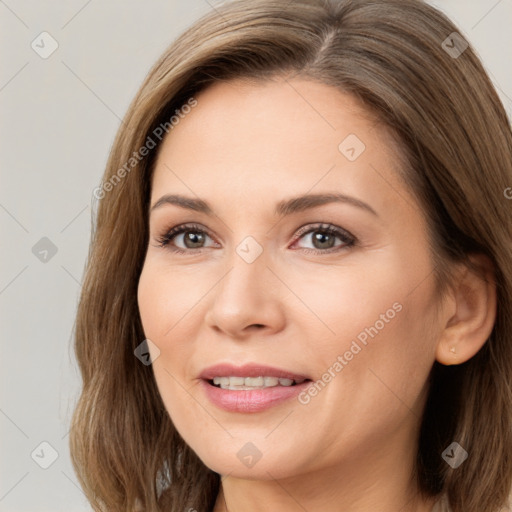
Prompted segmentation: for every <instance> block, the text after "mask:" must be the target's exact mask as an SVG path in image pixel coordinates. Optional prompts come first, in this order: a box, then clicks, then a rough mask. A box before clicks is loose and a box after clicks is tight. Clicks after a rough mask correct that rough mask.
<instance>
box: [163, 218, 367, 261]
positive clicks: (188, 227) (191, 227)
mask: <svg viewBox="0 0 512 512" xmlns="http://www.w3.org/2000/svg"><path fill="white" fill-rule="evenodd" d="M189 231H191V232H195V233H201V234H205V235H208V236H209V237H210V238H212V239H213V237H212V236H211V235H210V233H209V232H208V230H205V229H203V228H202V227H201V226H199V225H198V224H181V225H179V226H176V227H174V228H172V229H170V230H168V231H167V232H166V233H164V234H163V235H161V236H159V237H157V242H158V246H159V247H162V248H166V249H168V250H170V251H172V252H174V253H177V254H187V253H191V252H194V253H200V252H202V250H203V249H207V247H200V248H197V249H181V248H180V247H176V246H173V247H171V246H170V243H171V241H172V240H173V239H174V238H175V237H176V236H178V235H180V234H182V233H186V232H189ZM316 232H321V233H324V234H329V235H333V236H335V237H337V238H340V239H341V240H342V242H343V244H342V245H339V246H335V247H331V248H329V249H325V250H322V249H309V248H303V249H302V251H306V252H307V253H313V254H330V253H333V252H340V251H341V250H343V249H347V248H349V247H353V246H355V245H356V244H357V239H356V238H355V237H354V236H353V235H351V234H350V233H349V232H348V231H345V230H344V229H341V228H338V227H336V226H334V225H332V224H319V225H316V226H313V225H308V226H304V227H303V228H300V229H299V230H298V232H297V237H296V238H295V240H294V243H295V242H296V241H298V240H300V238H302V237H303V236H304V235H307V234H309V233H316Z"/></svg>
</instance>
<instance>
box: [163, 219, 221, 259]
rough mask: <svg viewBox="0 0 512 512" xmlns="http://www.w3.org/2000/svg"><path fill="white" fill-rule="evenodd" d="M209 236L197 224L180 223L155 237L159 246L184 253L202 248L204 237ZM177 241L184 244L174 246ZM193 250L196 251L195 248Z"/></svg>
mask: <svg viewBox="0 0 512 512" xmlns="http://www.w3.org/2000/svg"><path fill="white" fill-rule="evenodd" d="M207 237H208V238H211V237H210V235H209V234H208V232H207V231H205V230H204V229H202V228H201V227H200V226H198V225H197V224H182V225H180V226H176V227H174V228H172V229H171V230H169V231H167V232H166V233H165V234H164V235H162V236H160V237H158V238H157V242H158V245H159V246H160V247H167V248H168V249H169V250H171V251H173V252H176V253H186V252H190V251H191V250H194V249H199V250H200V249H204V248H205V247H204V246H201V244H203V243H204V242H205V239H206V238H207ZM176 241H178V243H181V244H184V248H183V249H182V248H180V247H177V246H176ZM195 252H198V251H197V250H196V251H195Z"/></svg>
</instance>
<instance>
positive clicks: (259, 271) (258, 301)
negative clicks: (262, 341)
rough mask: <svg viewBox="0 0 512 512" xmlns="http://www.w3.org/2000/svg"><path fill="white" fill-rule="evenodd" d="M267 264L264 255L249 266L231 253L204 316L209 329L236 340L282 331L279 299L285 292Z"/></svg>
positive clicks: (273, 271)
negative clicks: (227, 267)
mask: <svg viewBox="0 0 512 512" xmlns="http://www.w3.org/2000/svg"><path fill="white" fill-rule="evenodd" d="M268 263H269V261H268V258H267V256H266V253H265V251H263V252H262V254H260V256H259V257H258V258H257V259H256V260H254V261H253V262H251V263H248V262H247V261H245V260H244V259H243V258H242V257H240V256H239V255H238V254H237V253H236V252H234V254H233V257H232V258H231V259H230V268H229V270H228V271H227V272H226V273H225V274H224V276H223V277H222V278H221V279H220V281H219V282H218V284H217V285H216V286H215V287H214V288H213V290H212V291H211V294H212V296H211V298H210V303H209V308H208V311H207V313H206V316H205V322H206V324H207V325H208V326H209V327H210V328H212V329H214V330H215V331H217V332H219V333H224V334H225V335H227V336H229V337H232V338H237V339H245V338H247V337H248V336H250V335H251V333H254V332H256V331H261V333H263V332H265V333H266V334H267V335H268V334H271V333H276V332H278V331H280V330H281V329H283V328H284V324H285V313H284V304H283V298H284V296H285V295H286V294H287V292H288V290H287V289H286V287H285V285H283V283H282V282H281V281H280V280H279V279H278V278H277V277H276V271H275V269H272V270H270V269H269V267H268V266H267V265H268Z"/></svg>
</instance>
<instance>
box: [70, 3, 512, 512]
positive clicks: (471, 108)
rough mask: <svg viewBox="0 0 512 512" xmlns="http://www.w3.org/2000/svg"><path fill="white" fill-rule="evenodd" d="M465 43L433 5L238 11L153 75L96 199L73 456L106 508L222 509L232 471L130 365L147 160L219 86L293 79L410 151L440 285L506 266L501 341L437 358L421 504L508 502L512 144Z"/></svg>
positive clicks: (177, 46) (423, 446)
mask: <svg viewBox="0 0 512 512" xmlns="http://www.w3.org/2000/svg"><path fill="white" fill-rule="evenodd" d="M453 32H457V28H456V27H455V26H454V25H453V24H452V23H451V22H450V21H449V20H448V19H447V18H446V17H445V16H444V15H443V14H441V13H440V12H438V11H437V10H436V9H435V8H433V7H431V6H429V5H428V4H426V3H424V2H422V1H420V0H384V1H383V0H338V1H335V0H332V1H329V0H324V1H321V0H295V1H293V2H276V1H275V0H245V1H244V0H240V1H236V2H231V3H227V4H225V5H223V6H221V7H217V8H216V10H215V11H212V13H211V14H209V15H207V16H205V17H203V18H202V19H201V20H199V21H198V22H197V23H195V24H194V25H193V26H192V27H191V28H189V29H188V30H187V31H186V32H185V33H184V34H183V35H181V37H179V38H178V39H177V40H176V41H175V42H174V43H173V44H172V45H171V46H170V47H169V48H168V49H167V50H166V51H165V52H164V54H163V55H162V57H161V58H160V59H159V60H158V62H157V63H156V64H155V65H154V67H153V68H152V69H151V71H150V72H149V74H148V76H147V77H146V79H145V81H144V83H143V84H142V86H141V88H140V90H139V91H138V93H137V95H136V97H135V99H134V100H133V101H132V103H131V105H130V107H129V109H128V112H127V113H126V116H125V118H124V120H123V124H122V126H121V127H120V129H119V131H118V133H117V136H116V139H115V142H114V145H113V147H112V150H111V153H110V157H109V160H108V163H107V166H106V170H105V174H104V178H103V182H102V186H101V188H98V189H97V190H96V191H95V193H94V195H95V196H96V197H97V198H100V201H99V204H98V209H97V218H96V223H95V226H94V229H93V233H92V240H91V248H90V253H89V258H88V264H87V268H86V274H85V279H84V285H83V289H82V295H81V300H80V304H79V308H78V315H77V322H76V339H75V351H76V357H77V360H78V363H79V367H80V371H81V374H82V378H83V390H82V393H81V395H80V397H79V400H78V403H77V406H76V409H75V411H74V414H73V418H72V427H71V432H70V449H71V456H72V461H73V465H74V468H75V471H76V473H77V476H78V478H79V481H80V483H81V485H82V487H83V489H84V491H85V493H86V495H87V497H88V499H89V500H90V502H91V504H92V506H93V507H94V510H96V511H109V512H112V511H130V512H131V511H133V510H144V511H163V510H166V511H172V512H177V511H180V512H182V511H183V510H187V507H191V508H194V509H195V510H198V511H199V512H207V511H210V510H212V508H213V505H214V503H215V499H216V496H217V493H218V490H219V485H220V477H219V475H218V474H217V473H215V472H213V471H211V470H210V469H209V468H207V467H206V466H205V465H204V464H203V463H202V461H201V460H200V459H199V458H198V457H197V455H196V454H195V453H194V452H193V451H192V450H191V449H190V447H188V446H187V445H186V443H185V442H184V441H183V439H182V438H181V436H180V435H179V433H178V432H177V431H176V429H175V428H174V426H173V424H172V422H171V420H170V418H169V415H168V414H167V412H166V410H165V407H164V404H163V402H162V400H161V398H160V395H159V392H158V389H157V386H156V383H155V380H154V376H153V372H152V368H151V366H146V365H144V364H141V361H140V360H139V359H138V358H137V357H135V356H134V350H135V349H136V348H137V346H139V344H140V343H141V342H142V341H143V340H144V338H145V336H144V332H143V329H142V327H141V321H140V317H139V311H138V306H137V285H138V279H139V275H140V273H141V269H142V266H143V262H144V257H145V252H146V247H147V243H148V202H149V192H150V178H151V172H152V169H153V164H154V161H155V155H156V153H157V149H158V147H157V148H156V149H151V148H152V146H155V145H156V146H158V143H159V142H160V139H161V137H159V136H157V135H155V134H161V133H162V127H164V129H165V132H166V133H167V132H169V133H171V130H172V126H173V123H172V122H171V121H170V120H171V119H172V117H173V115H175V112H176V110H178V111H180V109H181V108H182V107H183V105H186V104H187V102H188V104H189V105H190V104H192V103H191V101H190V100H191V98H194V95H196V94H197V93H198V92H199V91H201V90H203V89H204V88H206V87H207V86H208V85H209V84H211V83H213V82H215V81H219V80H230V79H233V78H247V79H255V80H264V79H267V78H269V77H273V76H288V75H290V74H293V75H296V76H299V77H300V78H305V79H309V80H314V81H318V82H321V83H324V84H327V85H331V86H333V87H336V88H338V89H339V90H342V91H344V92H348V93H351V94H353V95H354V96H355V97H357V98H358V99H359V100H360V101H361V102H362V103H363V105H365V106H366V107H367V109H368V110H369V111H371V112H373V113H374V114H375V115H377V116H378V118H379V119H380V120H381V121H382V123H383V124H384V125H385V126H387V127H388V128H389V129H390V130H391V131H392V133H393V134H394V136H395V137H396V140H397V141H398V143H399V145H400V148H401V149H402V151H403V154H404V155H406V159H407V163H408V165H407V172H406V173H405V176H404V179H405V180H406V182H407V184H408V185H409V186H410V188H411V190H412V191H413V192H414V193H415V194H416V197H417V198H418V202H419V204H420V205H421V207H422V209H423V210H424V212H425V215H426V217H427V218H428V220H429V226H430V228H429V229H430V231H431V232H430V236H431V245H432V252H433V254H434V255H435V257H436V261H437V262H438V264H437V265H436V272H437V277H438V281H439V283H440V284H443V283H446V282H448V281H447V278H448V277H449V269H450V266H449V264H450V263H451V262H456V261H458V262H461V261H462V262H467V261H468V260H467V257H468V255H470V254H471V253H475V252H480V253H484V254H486V255H487V256H488V257H489V258H490V259H491V261H492V262H493V264H494V267H495V275H496V281H497V294H498V311H497V318H496V322H495V325H494V329H493V332H492V334H491V336H490V337H489V339H488V340H487V342H486V343H485V345H484V346H483V348H482V349H481V350H480V351H479V352H478V353H477V354H476V355H475V356H474V357H473V358H472V359H470V360H469V361H468V362H466V363H464V364H461V365H455V366H443V365H441V364H438V363H437V362H436V363H434V366H433V368H432V373H431V379H430V391H429V396H428V400H427V404H426V408H425V411H424V415H423V420H422V426H421V430H420V432H419V450H418V453H417V457H416V476H417V482H418V486H419V489H420V491H421V492H422V493H423V494H424V496H435V495H439V494H440V493H443V492H445V493H447V496H448V498H449V502H450V505H451V507H452V509H453V511H454V512H484V511H485V512H497V511H499V510H500V507H502V506H504V505H505V503H506V498H507V496H508V493H509V492H510V489H511V487H512V385H511V384H512V296H511V290H512V259H511V256H510V255H511V252H512V229H511V218H512V201H510V200H508V198H507V193H506V189H507V188H508V187H512V134H511V129H510V125H509V122H508V120H507V116H506V113H505V110H504V108H503V106H502V104H501V102H500V100H499V98H498V96H497V94H496V92H495V90H494V88H493V86H492V84H491V82H490V80H489V78H488V76H487V74H486V73H485V71H484V69H483V67H482V64H481V63H480V61H479V59H478V58H477V56H476V55H475V52H474V51H473V49H472V47H471V46H469V47H467V48H466V47H465V43H464V41H463V40H461V39H460V38H458V37H457V36H454V35H453ZM447 41H448V42H447ZM454 49H455V50H454ZM194 101H195V100H194ZM171 136H172V135H171ZM150 139H151V141H152V146H151V142H150ZM144 146H146V148H149V150H148V151H145V152H143V151H141V148H142V147H144ZM142 153H145V154H144V155H143V156H141V154H142ZM127 164H128V165H127ZM509 191H511V192H512V190H511V189H509ZM508 195H509V196H510V194H508ZM454 440H457V442H459V443H460V444H461V445H462V446H463V447H464V448H465V449H466V450H467V451H468V452H469V458H468V459H467V460H466V461H465V462H464V464H463V465H462V466H461V467H459V468H457V469H452V468H451V467H449V466H448V465H447V464H446V463H445V462H444V461H443V460H442V458H441V453H442V452H443V451H444V449H445V448H446V447H447V446H449V445H450V444H451V442H452V441H454Z"/></svg>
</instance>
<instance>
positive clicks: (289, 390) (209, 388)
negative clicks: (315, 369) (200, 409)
mask: <svg viewBox="0 0 512 512" xmlns="http://www.w3.org/2000/svg"><path fill="white" fill-rule="evenodd" d="M309 384H311V381H309V380H308V381H305V382H303V383H302V384H296V385H295V386H273V387H269V388H262V389H255V390H231V389H222V388H218V387H216V386H213V385H211V384H210V383H209V382H208V381H206V380H202V381H201V385H202V386H203V389H204V391H205V393H206V396H207V397H208V398H209V400H210V401H211V402H212V403H213V404H214V405H216V406H217V407H220V408H221V409H224V410H226V411H230V412H245V413H247V412H259V411H264V410H265V409H269V408H270V407H273V406H275V405H278V404H280V403H282V402H285V401H286V400H290V399H291V398H293V397H295V396H297V395H298V394H299V393H301V392H302V391H304V389H306V388H307V387H308V386H309Z"/></svg>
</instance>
